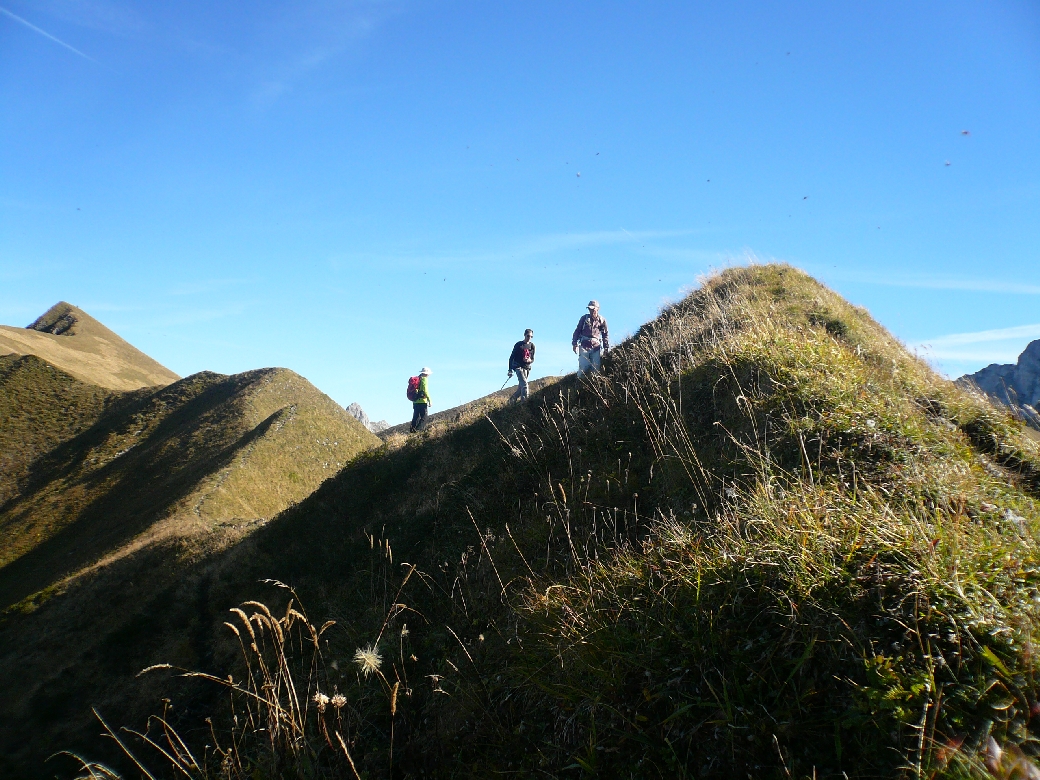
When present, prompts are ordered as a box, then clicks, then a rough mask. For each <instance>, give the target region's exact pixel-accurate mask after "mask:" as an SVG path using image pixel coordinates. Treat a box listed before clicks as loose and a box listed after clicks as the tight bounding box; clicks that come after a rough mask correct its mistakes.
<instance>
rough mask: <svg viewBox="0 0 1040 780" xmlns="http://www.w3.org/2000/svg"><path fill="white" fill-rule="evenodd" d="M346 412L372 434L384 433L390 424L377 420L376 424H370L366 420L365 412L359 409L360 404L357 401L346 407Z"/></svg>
mask: <svg viewBox="0 0 1040 780" xmlns="http://www.w3.org/2000/svg"><path fill="white" fill-rule="evenodd" d="M347 411H348V412H349V413H350V414H351V415H352V416H353V417H354V419H355V420H357V421H358V422H359V423H361V424H362V425H364V426H365V427H366V428H368V429H369V430H370V431H372V433H379V432H380V431H385V430H386V429H387V428H389V427H390V423H388V422H387V421H386V420H379V421H378V422H372V421H371V420H370V419H368V415H367V414H365V410H364V409H362V408H361V404H359V403H358V402H357V401H355V402H354V403H352V404H351V405H350V406H348V407H347Z"/></svg>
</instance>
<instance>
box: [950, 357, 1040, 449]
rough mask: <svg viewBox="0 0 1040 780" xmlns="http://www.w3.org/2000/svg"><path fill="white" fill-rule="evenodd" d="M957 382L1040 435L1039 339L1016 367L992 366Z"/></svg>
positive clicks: (1017, 362)
mask: <svg viewBox="0 0 1040 780" xmlns="http://www.w3.org/2000/svg"><path fill="white" fill-rule="evenodd" d="M957 381H958V382H960V383H962V384H970V385H974V386H975V387H977V388H978V389H979V390H981V391H982V392H984V393H985V394H986V395H988V396H989V397H990V398H992V399H993V400H995V401H997V402H998V403H1001V404H1003V405H1004V406H1007V407H1009V408H1010V409H1012V410H1014V411H1016V413H1018V414H1019V415H1020V416H1021V417H1022V419H1023V420H1025V421H1026V422H1027V423H1028V424H1029V425H1031V426H1032V427H1033V428H1034V429H1036V430H1037V431H1040V413H1038V411H1037V409H1038V407H1040V339H1037V340H1035V341H1032V342H1030V343H1029V344H1028V345H1026V348H1025V349H1024V350H1022V353H1021V354H1020V355H1019V356H1018V360H1017V361H1016V362H1015V363H991V364H990V365H988V366H986V367H985V368H982V369H980V370H978V371H976V372H975V373H974V374H965V375H964V376H962V377H961V378H960V379H958V380H957Z"/></svg>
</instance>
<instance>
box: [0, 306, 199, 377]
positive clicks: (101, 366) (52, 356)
mask: <svg viewBox="0 0 1040 780" xmlns="http://www.w3.org/2000/svg"><path fill="white" fill-rule="evenodd" d="M59 320H64V322H63V323H62V325H63V326H65V327H68V326H71V327H70V329H68V330H64V331H63V332H61V333H60V335H55V334H53V333H49V332H45V331H44V330H34V329H32V328H15V327H11V326H8V325H0V355H3V354H16V355H36V356H37V357H39V358H40V359H42V360H44V361H45V362H47V363H50V364H51V365H53V366H56V367H57V368H59V369H61V370H62V371H65V372H66V373H68V374H70V375H72V376H74V377H75V378H76V379H79V380H80V381H83V382H88V383H90V384H94V385H98V386H99V387H104V388H108V389H109V390H118V391H122V392H126V391H129V390H137V389H139V388H142V387H154V386H157V385H168V384H170V383H171V382H175V381H177V380H178V379H180V377H178V376H177V375H176V374H175V373H173V372H172V371H170V370H169V369H168V368H166V367H165V366H163V365H161V364H159V363H158V362H156V361H155V360H153V359H152V358H150V357H148V355H146V354H144V353H143V352H141V351H140V350H138V349H136V348H135V347H133V346H131V345H130V344H128V343H127V342H126V341H124V340H123V339H121V338H120V337H119V336H117V335H116V334H115V333H113V332H112V331H111V330H109V329H108V328H106V327H105V326H104V325H102V324H101V323H100V322H98V321H97V320H95V319H94V318H93V317H91V316H90V315H89V314H87V313H86V312H84V311H81V310H80V309H77V308H76V307H75V306H71V305H70V304H67V303H64V302H62V303H58V304H56V305H55V306H52V307H51V308H50V309H49V310H48V311H47V312H46V313H45V314H44V315H43V316H41V317H40V319H39V320H37V322H36V323H34V327H39V328H41V329H42V328H47V327H48V326H51V327H52V326H53V325H54V324H55V322H57V321H59ZM59 330H60V328H59Z"/></svg>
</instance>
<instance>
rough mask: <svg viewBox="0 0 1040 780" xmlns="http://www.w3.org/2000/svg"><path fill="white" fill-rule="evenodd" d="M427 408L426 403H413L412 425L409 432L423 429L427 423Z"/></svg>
mask: <svg viewBox="0 0 1040 780" xmlns="http://www.w3.org/2000/svg"><path fill="white" fill-rule="evenodd" d="M426 409H427V406H426V404H412V427H411V428H409V429H408V432H409V433H415V432H416V431H421V430H422V429H423V426H425V425H426Z"/></svg>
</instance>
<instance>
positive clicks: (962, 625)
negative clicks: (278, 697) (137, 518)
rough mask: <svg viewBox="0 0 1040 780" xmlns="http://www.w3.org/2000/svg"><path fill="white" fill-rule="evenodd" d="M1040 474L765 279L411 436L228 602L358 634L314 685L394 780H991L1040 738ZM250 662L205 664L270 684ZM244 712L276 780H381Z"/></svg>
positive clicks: (167, 626) (225, 571)
mask: <svg viewBox="0 0 1040 780" xmlns="http://www.w3.org/2000/svg"><path fill="white" fill-rule="evenodd" d="M1038 490H1040V457H1038V453H1037V448H1036V444H1035V443H1034V442H1033V441H1032V440H1030V439H1028V438H1026V437H1025V436H1024V435H1023V433H1022V430H1021V427H1020V425H1019V424H1018V423H1017V422H1016V421H1014V420H1013V419H1012V418H1011V417H1010V416H1009V415H1007V414H1005V413H1003V412H1000V411H997V410H995V409H994V408H993V407H992V406H990V405H989V403H988V402H986V401H985V400H984V399H982V398H979V397H976V396H973V395H970V394H968V393H966V392H965V391H963V390H961V389H959V388H956V387H955V386H954V385H953V384H952V383H950V382H947V381H945V380H942V379H940V378H939V377H937V376H936V375H935V374H934V373H933V372H932V371H931V370H930V369H929V368H928V367H927V366H925V365H924V364H923V363H922V362H920V361H919V360H917V359H916V358H914V357H913V356H911V355H909V354H908V353H907V352H906V351H905V350H904V349H903V348H902V347H901V346H900V345H899V344H898V343H897V342H896V341H895V340H894V339H893V338H892V337H891V336H890V335H889V334H888V333H887V332H886V331H884V329H883V328H881V327H880V326H879V325H877V323H875V322H874V321H873V320H872V319H871V318H870V317H869V316H868V315H867V313H866V312H864V311H863V310H861V309H857V308H855V307H853V306H850V305H849V304H848V303H846V302H845V301H843V300H842V299H841V298H840V297H839V296H837V295H835V294H834V293H832V292H831V291H829V290H827V289H825V288H824V287H822V286H821V285H819V284H818V283H816V282H815V281H814V280H812V279H811V278H809V277H808V276H806V275H804V274H802V273H801V272H799V271H796V270H794V269H792V268H790V267H787V266H779V265H770V266H752V267H749V268H739V269H730V270H728V271H725V272H723V273H721V274H719V275H716V276H713V277H711V278H710V279H708V280H706V281H705V283H704V284H703V286H702V287H701V288H700V289H699V290H697V291H696V292H694V293H692V294H691V295H690V296H689V297H688V298H687V299H685V300H684V301H682V302H680V303H678V304H676V305H675V306H673V307H671V308H670V309H669V310H667V311H665V312H663V313H662V315H661V316H660V317H659V318H658V319H657V320H655V321H654V322H652V323H649V324H648V325H646V326H645V327H644V328H642V329H641V330H640V331H639V332H638V333H637V334H636V335H635V336H634V337H633V338H632V339H630V340H628V341H626V342H625V343H624V344H623V345H621V346H620V347H619V348H618V349H617V350H615V352H614V353H613V355H612V357H611V358H610V359H609V360H608V361H606V363H605V366H604V372H603V374H602V375H601V376H598V377H595V378H594V379H593V380H592V381H591V382H585V383H576V382H575V380H574V379H573V378H570V379H566V380H563V381H561V382H560V383H558V384H556V385H553V386H551V387H549V388H546V389H544V390H542V391H540V392H539V393H537V394H536V395H535V396H534V397H533V398H532V401H531V403H530V404H529V405H527V406H526V407H522V408H508V409H500V410H498V411H494V412H491V413H490V414H489V415H488V416H487V417H486V418H484V417H475V418H473V419H469V418H467V417H465V416H462V417H461V419H459V420H456V421H454V422H453V423H451V424H446V425H445V426H443V427H441V428H439V429H437V430H435V431H434V432H431V433H429V434H427V435H426V436H424V437H417V438H413V439H412V440H408V441H403V440H401V439H391V441H390V442H389V443H388V446H387V447H385V448H384V450H383V451H382V453H381V454H375V455H370V456H363V457H362V458H361V459H360V460H359V461H357V462H355V463H354V464H353V465H352V466H351V467H350V468H348V469H346V470H345V471H344V472H343V473H341V474H340V475H339V476H338V477H337V478H336V479H335V480H331V481H329V482H327V483H325V485H324V486H323V487H322V488H321V489H320V490H319V491H318V492H317V493H315V494H314V495H313V496H311V498H310V499H308V500H307V501H305V502H303V503H301V504H300V505H298V506H296V507H293V508H291V509H289V510H288V511H287V512H285V513H284V514H283V515H282V516H280V517H279V518H278V519H277V520H275V521H273V522H272V523H270V524H269V525H267V526H266V527H264V528H263V529H261V530H259V531H258V532H257V533H255V534H254V535H253V536H251V537H250V538H249V539H247V540H245V541H243V542H242V543H241V544H239V545H238V546H237V548H236V549H234V550H232V551H231V552H229V553H228V554H226V555H224V556H223V557H222V558H221V559H220V560H217V561H210V562H209V563H207V567H208V568H207V572H208V575H207V576H209V577H210V579H209V580H208V582H209V583H210V584H209V585H208V586H207V587H208V591H207V592H208V594H209V598H210V601H211V602H219V603H222V604H224V605H225V606H231V605H233V604H234V603H236V601H240V600H245V599H248V598H252V597H255V596H257V595H259V594H261V593H262V590H261V589H260V587H259V586H257V585H256V584H255V583H256V580H257V579H258V578H260V577H276V578H278V579H279V580H282V581H284V582H287V583H291V584H292V585H293V586H294V587H295V588H296V589H297V591H298V592H299V593H300V595H301V596H302V598H303V600H304V601H305V602H306V604H307V605H308V606H309V608H310V611H311V614H314V615H317V616H319V617H320V618H326V617H328V618H330V619H333V620H336V621H337V624H336V625H335V626H331V627H329V628H328V629H327V630H326V631H325V633H324V634H323V635H322V639H321V643H320V661H319V662H318V665H317V666H313V665H312V666H309V667H306V668H305V670H304V671H305V672H306V673H304V674H301V676H300V677H299V687H300V690H301V692H302V698H303V699H304V700H305V701H311V698H310V697H311V696H313V695H314V694H315V693H317V692H321V693H324V694H327V695H331V694H333V693H334V692H336V693H342V694H343V696H344V698H345V704H344V705H343V709H342V711H341V712H340V710H338V709H337V713H338V714H337V716H336V717H337V718H340V720H338V721H337V728H338V729H339V731H340V733H341V734H342V735H343V736H344V742H345V745H349V748H350V752H351V754H352V756H353V759H352V760H354V761H356V765H357V768H358V770H359V771H360V772H362V773H365V772H367V773H368V776H370V777H381V776H390V775H392V774H393V773H394V772H396V773H398V774H397V775H396V776H424V775H425V776H443V777H449V776H450V777H465V776H472V777H486V776H489V775H490V774H492V773H493V772H513V773H518V774H517V776H563V777H578V776H581V775H582V774H583V773H587V774H592V773H595V774H597V775H599V776H603V777H617V778H627V777H700V776H710V777H744V776H752V777H812V776H817V777H841V776H842V773H845V774H846V775H847V776H848V777H897V776H903V775H910V776H920V777H924V776H928V777H931V776H951V777H954V776H957V777H960V776H964V777H968V776H984V774H985V771H986V770H985V769H984V766H983V758H984V756H983V754H982V752H981V751H984V750H985V749H986V746H987V744H988V743H989V740H990V739H991V738H992V739H993V740H995V742H996V743H997V744H1000V745H1003V746H1005V758H1006V759H1007V757H1009V756H1010V757H1012V758H1014V757H1015V756H1017V755H1018V753H1017V752H1016V751H1017V750H1019V748H1016V747H1014V746H1016V745H1021V750H1024V751H1025V752H1026V753H1028V754H1032V753H1035V752H1036V745H1035V742H1034V741H1033V738H1032V736H1031V734H1032V731H1031V720H1032V719H1033V714H1034V712H1037V711H1038V708H1037V698H1036V697H1037V690H1036V680H1035V671H1036V666H1037V661H1036V660H1035V657H1034V654H1033V650H1032V648H1033V644H1034V642H1035V641H1036V640H1037V638H1038V634H1037V610H1038V599H1040V594H1038V590H1037V584H1038V581H1040V570H1038V563H1040V561H1038V558H1040V554H1038V549H1037V543H1036V534H1037V531H1038V530H1040V526H1038V524H1040V513H1038V510H1037V504H1036V500H1037V493H1038ZM192 576H193V575H191V574H190V573H189V574H188V575H186V579H187V580H189V581H190V580H191V578H192ZM268 595H271V596H273V594H268ZM172 601H173V602H176V601H177V599H173V600H172ZM282 613H285V614H286V615H287V619H288V614H289V613H288V612H287V611H286V610H285V608H284V603H283V604H282V606H281V607H280V608H279V609H278V610H275V614H282ZM185 619H186V613H185V612H184V611H183V610H182V611H181V612H180V613H179V616H178V612H177V608H176V606H172V607H171V608H170V613H169V617H168V618H167V619H166V622H165V623H163V624H160V625H156V626H155V629H154V630H155V632H156V635H157V636H159V637H160V638H161V635H162V632H167V633H168V635H170V636H172V635H174V633H175V632H176V631H177V626H178V625H180V624H181V623H182V622H183V620H185ZM217 622H218V621H214V625H216V624H217ZM213 637H214V639H211V641H217V640H218V639H219V640H220V641H221V642H222V641H223V640H222V639H221V638H222V637H226V638H227V639H228V640H233V639H234V637H232V636H231V634H230V633H229V632H228V631H227V629H219V632H217V633H214V634H213ZM155 644H156V645H157V647H158V650H156V651H155V652H154V653H153V656H156V657H155V658H154V660H155V661H172V662H178V661H179V660H180V659H177V658H170V657H166V658H163V657H161V651H162V649H163V647H164V643H163V642H162V641H158V640H156V641H155ZM372 645H375V648H374V649H372V650H371V652H374V653H376V654H377V655H378V656H379V658H380V659H381V661H380V663H381V667H380V670H379V671H380V673H379V674H378V675H376V674H368V675H362V674H360V673H359V672H358V667H357V666H356V665H355V664H354V663H353V662H352V660H351V659H352V657H353V656H354V655H355V651H356V650H358V649H365V648H371V647H372ZM165 646H167V647H168V646H169V643H165ZM301 648H303V645H301ZM237 649H238V645H237V643H235V642H233V641H229V642H228V643H226V644H218V646H217V647H216V648H215V650H214V654H213V655H212V660H211V662H210V663H211V668H207V669H206V670H205V671H212V672H214V673H216V674H217V675H218V676H220V677H223V676H224V675H225V674H226V673H227V672H228V671H229V670H230V671H235V673H236V674H239V675H240V674H241V671H240V670H241V667H240V662H239V661H236V653H237ZM304 657H306V658H311V656H309V655H306V653H304ZM372 657H373V656H372V655H371V654H370V655H369V656H367V659H368V660H367V661H365V657H364V656H362V658H361V660H362V662H363V663H367V664H368V668H369V670H371V666H372V663H373V661H372ZM305 666H306V665H305ZM307 669H309V670H310V671H309V672H307ZM315 670H317V671H315ZM308 681H309V682H308ZM171 686H172V683H171V684H170V685H168V686H167V689H168V690H171V691H172V690H175V688H174V687H171ZM175 698H176V697H175ZM298 698H300V697H298ZM391 701H392V702H393V704H392V706H391V704H390V702H391ZM320 702H321V699H320V697H319V699H318V701H317V702H315V703H314V704H313V705H309V706H312V707H319V706H326V705H322V704H321V703H320ZM306 706H307V705H305V708H306ZM214 715H215V717H216V711H214ZM315 718H317V716H315ZM217 720H218V722H225V721H224V720H223V719H222V718H221V717H218V718H217ZM179 722H180V724H181V725H182V727H183V728H184V729H188V730H189V731H190V729H191V722H192V721H191V717H189V716H188V715H186V716H184V717H183V718H182V720H181V721H179ZM317 722H318V721H317V720H314V719H312V723H317ZM1035 725H1036V724H1035V723H1034V724H1032V727H1035ZM244 728H245V727H244V726H242V722H241V721H240V723H239V731H238V733H239V735H240V737H241V738H242V740H243V741H242V742H241V745H242V750H243V751H246V752H247V753H249V755H251V756H253V757H254V758H256V759H257V760H258V761H260V765H261V770H259V774H258V775H257V776H275V775H278V774H281V775H286V776H295V775H296V774H299V775H300V776H314V775H321V774H322V773H324V774H326V775H328V776H343V777H354V776H355V775H354V774H353V772H354V769H352V768H350V767H348V765H347V763H346V762H345V759H344V756H343V754H342V753H341V752H339V751H338V750H337V747H336V741H335V740H331V739H329V738H328V734H327V733H325V734H323V733H322V732H321V729H317V730H313V729H312V730H311V731H309V732H308V731H306V730H303V731H301V733H300V735H299V736H298V743H296V744H297V746H296V747H295V748H293V750H289V751H288V752H286V750H285V748H284V747H283V748H278V750H281V752H280V753H277V751H275V752H276V753H277V756H273V755H272V754H270V753H265V750H269V748H270V746H269V745H268V746H267V747H265V744H267V743H265V742H264V741H263V740H262V739H258V738H257V732H255V731H253V732H252V737H251V738H246V737H244V736H242V734H243V731H242V730H243V729H244ZM206 739H208V737H207V736H206V735H202V736H200V737H199V741H200V742H201V741H203V740H206ZM294 739H296V738H295V737H294ZM226 744H229V745H230V744H232V743H231V742H227V743H226ZM301 746H302V747H301ZM200 750H201V748H200ZM200 755H201V752H200ZM300 756H304V757H305V759H300ZM991 758H992V756H991ZM279 762H282V763H279ZM286 762H287V763H286ZM391 762H392V764H393V767H394V769H393V770H392V769H391ZM1008 765H1009V761H1008V760H1005V763H1004V766H1005V767H1006V766H1008ZM215 766H216V764H215V763H212V762H211V767H214V768H213V770H212V771H211V774H212V775H213V776H219V772H218V771H217V770H216V769H215ZM998 771H1002V770H998Z"/></svg>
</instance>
